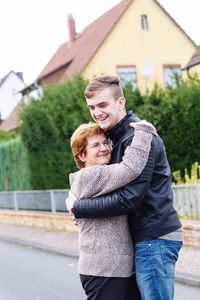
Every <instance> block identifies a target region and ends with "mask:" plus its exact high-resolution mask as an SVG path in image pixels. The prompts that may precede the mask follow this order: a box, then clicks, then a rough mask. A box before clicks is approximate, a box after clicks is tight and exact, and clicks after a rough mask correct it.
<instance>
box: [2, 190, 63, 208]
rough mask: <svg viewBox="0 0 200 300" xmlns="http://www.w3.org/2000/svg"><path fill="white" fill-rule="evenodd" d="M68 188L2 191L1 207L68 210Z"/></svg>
mask: <svg viewBox="0 0 200 300" xmlns="http://www.w3.org/2000/svg"><path fill="white" fill-rule="evenodd" d="M67 195H68V190H45V191H16V192H0V209H14V210H39V211H51V212H52V213H56V212H66V211H67V210H66V206H65V199H66V197H67Z"/></svg>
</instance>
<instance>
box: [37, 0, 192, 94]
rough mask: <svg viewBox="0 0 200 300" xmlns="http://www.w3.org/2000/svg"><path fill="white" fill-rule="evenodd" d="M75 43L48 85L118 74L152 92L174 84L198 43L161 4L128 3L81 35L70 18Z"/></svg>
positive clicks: (53, 64) (64, 51)
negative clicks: (77, 76) (156, 87)
mask: <svg viewBox="0 0 200 300" xmlns="http://www.w3.org/2000/svg"><path fill="white" fill-rule="evenodd" d="M68 35H69V40H68V41H67V42H66V43H64V44H62V45H60V47H59V48H58V50H57V51H56V53H55V54H54V55H53V57H52V58H51V59H50V60H49V62H48V63H47V65H46V66H45V67H44V69H43V70H42V71H41V73H40V74H39V76H38V78H37V80H38V81H39V82H43V83H44V84H54V83H61V82H63V80H64V79H65V78H68V77H72V76H74V75H75V74H82V75H83V76H84V77H85V78H88V79H91V78H92V77H93V76H95V75H98V74H118V75H119V76H120V78H121V79H122V81H123V82H127V81H128V82H131V84H132V85H133V87H139V88H141V89H143V90H144V89H147V88H151V87H152V86H153V84H154V83H155V82H157V83H159V84H161V85H163V86H164V85H174V84H175V81H174V78H173V74H174V73H178V74H180V73H181V69H182V68H183V67H184V66H185V65H186V64H187V62H188V61H189V59H190V57H191V56H192V54H193V53H194V52H195V51H196V50H197V45H196V44H195V42H194V41H193V40H192V39H191V38H190V37H189V36H188V35H187V34H186V32H185V31H184V30H183V29H182V28H181V27H180V26H179V25H178V24H177V23H176V21H175V20H174V19H173V18H172V17H171V16H170V15H169V13H168V12H167V11H166V10H165V9H164V8H163V7H162V6H161V5H160V3H159V2H158V1H156V0H123V1H121V2H119V3H118V4H117V5H115V6H114V7H113V8H112V9H110V10H109V11H107V12H106V13H105V14H103V15H102V16H100V17H99V18H98V19H97V20H95V21H94V22H92V23H91V24H90V25H88V26H87V27H86V28H85V29H84V30H83V31H82V32H81V33H77V32H76V27H75V20H74V18H73V16H72V15H71V14H70V15H69V16H68Z"/></svg>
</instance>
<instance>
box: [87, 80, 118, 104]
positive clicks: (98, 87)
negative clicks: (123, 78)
mask: <svg viewBox="0 0 200 300" xmlns="http://www.w3.org/2000/svg"><path fill="white" fill-rule="evenodd" d="M106 88H109V89H110V91H111V94H112V96H113V97H114V99H115V100H117V99H119V98H120V97H124V94H123V90H122V87H121V84H120V80H119V78H118V77H117V76H109V75H101V76H96V77H94V78H93V79H92V80H91V81H90V83H89V84H88V86H87V87H86V89H85V97H86V98H87V99H89V98H91V97H93V96H95V95H96V94H98V93H99V92H101V91H102V90H104V89H106Z"/></svg>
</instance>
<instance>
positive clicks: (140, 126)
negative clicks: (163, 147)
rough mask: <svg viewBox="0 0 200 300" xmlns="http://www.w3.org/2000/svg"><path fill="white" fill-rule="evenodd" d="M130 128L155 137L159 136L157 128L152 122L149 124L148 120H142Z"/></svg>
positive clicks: (132, 123)
mask: <svg viewBox="0 0 200 300" xmlns="http://www.w3.org/2000/svg"><path fill="white" fill-rule="evenodd" d="M130 126H131V127H133V128H135V130H141V131H146V132H150V133H152V134H153V135H155V136H158V134H157V130H156V128H155V127H154V126H153V125H152V124H151V123H150V122H147V121H146V120H142V121H139V122H131V123H130Z"/></svg>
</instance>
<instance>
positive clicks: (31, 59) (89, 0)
mask: <svg viewBox="0 0 200 300" xmlns="http://www.w3.org/2000/svg"><path fill="white" fill-rule="evenodd" d="M119 2H120V0H99V1H95V0H49V1H47V0H0V7H1V9H0V41H1V43H0V78H2V77H4V76H5V75H6V74H7V73H9V72H10V71H11V70H13V71H15V72H23V74H24V81H25V83H26V84H30V83H32V82H33V81H34V80H35V79H36V78H37V76H38V75H39V73H40V72H41V71H42V70H43V68H44V67H45V65H46V64H47V63H48V61H49V60H50V58H51V57H52V56H53V54H54V53H55V52H56V50H57V49H58V47H59V46H60V45H61V44H63V43H65V42H66V41H67V40H68V31H67V16H68V14H69V13H72V14H73V16H74V18H75V22H76V30H77V32H80V31H81V30H83V29H84V28H85V27H86V26H87V25H89V24H90V23H91V22H92V21H94V20H95V19H97V18H98V17H99V16H101V15H102V14H103V13H105V12H106V11H107V10H109V9H110V8H112V7H113V6H114V5H115V4H117V3H119ZM159 2H160V4H161V5H162V6H163V7H164V8H165V9H166V10H167V11H168V13H170V15H171V16H172V17H173V18H174V19H175V20H176V22H177V23H178V24H179V25H180V26H181V27H182V28H183V29H184V30H185V31H186V33H187V34H188V35H189V36H190V37H191V38H192V39H193V40H194V42H195V43H196V44H197V45H199V44H200V18H199V11H200V1H199V0H190V1H187V0H159Z"/></svg>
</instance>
